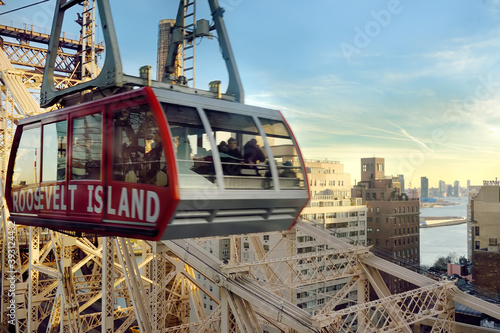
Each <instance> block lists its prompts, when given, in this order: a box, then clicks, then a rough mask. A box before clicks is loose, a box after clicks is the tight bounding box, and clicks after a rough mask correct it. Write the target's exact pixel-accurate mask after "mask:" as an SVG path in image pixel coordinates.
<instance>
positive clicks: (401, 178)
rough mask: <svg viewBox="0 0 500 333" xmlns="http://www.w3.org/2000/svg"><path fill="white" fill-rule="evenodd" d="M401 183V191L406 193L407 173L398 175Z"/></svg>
mask: <svg viewBox="0 0 500 333" xmlns="http://www.w3.org/2000/svg"><path fill="white" fill-rule="evenodd" d="M398 178H399V183H400V184H401V193H406V191H405V175H398Z"/></svg>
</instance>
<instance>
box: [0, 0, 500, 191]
mask: <svg viewBox="0 0 500 333" xmlns="http://www.w3.org/2000/svg"><path fill="white" fill-rule="evenodd" d="M31 3H32V2H31V1H28V0H19V1H16V2H15V3H14V2H7V4H6V5H5V6H2V7H0V10H2V11H3V12H6V11H9V10H12V9H14V8H18V7H22V6H25V5H29V4H31ZM220 4H221V6H223V7H224V8H225V10H226V12H225V15H224V19H225V22H226V26H227V29H228V33H229V37H230V39H231V43H232V46H233V50H234V53H235V57H236V61H237V64H238V68H239V71H240V75H241V77H242V81H243V87H244V90H245V94H246V99H245V101H246V103H247V104H252V105H259V106H265V107H271V108H276V109H279V110H281V111H282V112H283V114H284V115H285V117H286V119H287V121H288V122H289V124H290V126H291V127H292V129H293V131H294V133H295V136H296V138H297V141H298V142H299V145H300V147H301V149H302V152H303V155H304V157H305V158H307V159H325V158H326V159H330V160H338V161H340V162H341V163H343V164H344V165H345V170H346V172H348V173H350V174H351V175H352V181H353V184H354V182H355V180H357V179H358V178H359V177H360V174H361V169H360V160H361V158H365V157H371V156H377V157H384V158H385V160H386V165H387V170H386V174H387V175H394V176H396V175H398V174H404V175H405V182H406V184H407V187H409V184H410V183H411V184H412V187H417V186H416V184H418V183H419V180H420V178H421V177H423V176H425V177H428V178H429V187H438V182H439V180H442V179H444V178H445V177H446V178H447V180H446V181H447V183H448V182H450V183H452V182H453V181H455V180H458V181H459V182H460V184H466V182H467V180H468V179H470V180H471V184H472V185H480V184H482V182H483V180H493V179H495V177H499V176H500V174H498V171H497V170H500V158H499V152H500V150H499V148H498V140H499V139H500V115H499V114H498V112H496V109H498V107H499V106H500V89H499V88H500V71H499V70H500V62H498V60H497V57H498V56H497V54H498V53H499V52H498V51H500V25H499V23H500V10H498V4H500V1H498V0H486V1H482V2H467V3H456V2H453V1H451V0H446V1H442V2H439V3H424V2H414V1H402V0H401V1H399V0H390V1H373V2H368V3H366V2H362V1H353V2H350V3H348V4H346V3H339V2H328V1H315V2H313V3H310V4H304V3H303V2H298V1H291V2H284V1H273V2H264V1H262V0H254V1H251V2H250V1H243V0H221V1H220ZM111 6H112V9H113V15H114V21H115V25H116V32H117V35H118V40H119V45H120V48H121V53H122V61H123V65H124V70H125V72H126V73H127V74H133V75H137V74H138V69H139V67H141V66H143V65H146V64H149V65H152V66H153V69H154V71H156V69H155V68H154V67H155V64H156V47H157V34H158V23H159V21H160V20H161V19H165V18H174V17H175V14H176V11H177V2H176V1H170V2H165V1H159V0H154V1H150V2H148V6H138V5H137V4H136V3H135V2H132V1H129V0H124V1H120V2H114V1H112V2H111ZM204 6H206V4H205V3H203V2H199V5H198V7H199V8H200V10H201V11H203V9H204ZM53 7H54V3H53V2H46V3H43V4H40V5H38V6H33V7H30V8H27V9H24V10H20V11H16V12H12V13H9V14H7V15H4V16H3V17H2V19H3V20H12V21H14V22H22V23H24V22H25V23H28V24H34V25H35V26H36V27H46V28H48V29H49V31H50V26H51V23H52V15H53ZM153 9H154V10H153ZM131 13H133V14H132V15H133V18H132V19H130V17H131V16H130V15H131ZM443 13H446V14H443ZM203 16H204V15H201V14H200V15H199V18H201V17H203ZM75 17H76V15H75ZM69 21H70V23H72V22H73V19H70V20H69ZM424 22H425V23H424ZM73 25H74V24H73ZM98 26H100V24H99V23H98ZM68 30H70V25H69V23H68ZM68 33H71V31H68ZM73 33H75V34H78V31H77V30H76V31H73ZM97 38H98V40H99V38H101V39H102V34H99V32H98V34H97ZM197 55H198V61H197V73H198V75H197V82H198V84H197V86H198V87H200V88H202V89H207V87H208V82H209V81H212V80H217V79H219V80H222V82H223V89H225V88H224V87H225V86H224V85H225V84H227V74H226V70H225V68H224V65H223V61H222V59H221V56H220V52H219V48H218V45H217V43H216V42H215V40H213V41H209V40H207V39H203V40H201V41H200V42H199V45H198V49H197ZM154 76H155V75H153V77H154Z"/></svg>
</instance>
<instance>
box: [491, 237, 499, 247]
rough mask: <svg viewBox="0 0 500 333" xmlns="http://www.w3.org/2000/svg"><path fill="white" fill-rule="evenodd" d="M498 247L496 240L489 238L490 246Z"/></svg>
mask: <svg viewBox="0 0 500 333" xmlns="http://www.w3.org/2000/svg"><path fill="white" fill-rule="evenodd" d="M496 245H498V243H497V239H496V238H490V246H496Z"/></svg>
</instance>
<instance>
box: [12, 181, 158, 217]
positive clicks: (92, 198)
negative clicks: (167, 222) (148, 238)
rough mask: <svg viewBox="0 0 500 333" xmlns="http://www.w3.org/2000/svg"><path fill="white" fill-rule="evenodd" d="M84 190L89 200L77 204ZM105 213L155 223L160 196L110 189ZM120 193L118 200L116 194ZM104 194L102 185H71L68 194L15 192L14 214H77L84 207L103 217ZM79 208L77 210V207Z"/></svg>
mask: <svg viewBox="0 0 500 333" xmlns="http://www.w3.org/2000/svg"><path fill="white" fill-rule="evenodd" d="M80 187H82V188H83V187H84V188H85V189H86V191H87V195H86V196H85V197H86V198H87V200H86V201H85V202H81V200H77V202H75V192H78V191H79V190H80ZM107 192H108V197H107V207H106V213H107V214H108V215H114V216H117V217H122V218H127V219H130V218H131V219H134V220H138V221H143V222H150V223H155V222H157V220H158V218H159V216H160V197H159V196H158V194H157V193H156V192H154V191H146V190H142V189H137V188H126V187H123V188H122V189H121V191H118V192H115V193H113V191H112V187H111V186H108V191H107ZM117 193H119V198H118V200H116V198H113V195H117ZM103 199H104V191H103V187H102V186H101V185H97V186H95V185H85V186H78V185H69V186H68V191H67V192H66V190H65V186H64V185H53V186H41V187H37V188H29V189H20V190H16V189H14V190H13V191H12V209H13V211H12V213H31V214H33V213H36V212H37V211H40V210H45V211H54V212H55V211H66V210H69V211H75V210H77V209H76V208H78V207H82V208H83V207H85V208H83V209H84V210H86V211H87V212H88V213H90V214H93V213H94V214H101V213H103V209H104V200H103ZM75 206H76V207H75Z"/></svg>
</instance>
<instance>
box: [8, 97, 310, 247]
mask: <svg viewBox="0 0 500 333" xmlns="http://www.w3.org/2000/svg"><path fill="white" fill-rule="evenodd" d="M6 194H7V202H8V205H9V209H10V218H11V220H13V221H15V222H17V223H19V224H24V225H31V226H37V227H45V228H50V229H54V230H61V231H73V232H81V233H87V234H98V235H110V236H125V237H132V238H141V239H150V240H159V239H175V238H186V237H206V236H225V235H230V234H242V233H253V232H268V231H276V230H286V229H289V228H290V227H291V226H292V225H293V224H294V221H295V219H296V217H297V215H298V214H299V213H300V211H301V209H302V208H303V207H304V205H305V204H306V202H307V200H308V198H309V191H308V188H307V180H306V174H305V173H304V164H303V161H302V158H301V155H300V152H299V149H298V147H297V144H296V142H295V140H294V138H293V135H292V134H291V132H290V130H289V128H288V126H287V124H286V122H285V121H284V119H283V117H282V116H281V114H280V113H279V112H278V111H274V110H269V109H263V108H257V107H252V106H248V105H243V104H239V103H234V102H228V101H224V100H217V99H211V98H206V97H201V96H196V95H189V94H185V93H179V92H174V91H168V90H160V89H152V88H149V87H146V88H141V89H136V90H131V91H128V92H125V93H121V94H118V95H114V96H111V97H106V98H102V99H100V100H97V101H92V102H89V103H85V104H80V105H76V106H72V107H68V108H65V109H61V110H57V111H52V112H48V113H45V114H41V115H38V116H34V117H29V118H25V119H23V120H21V121H20V122H19V124H18V127H17V130H16V134H15V137H14V144H13V145H12V151H11V156H10V160H9V167H8V171H7V188H6Z"/></svg>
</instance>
